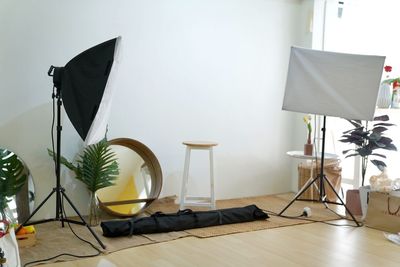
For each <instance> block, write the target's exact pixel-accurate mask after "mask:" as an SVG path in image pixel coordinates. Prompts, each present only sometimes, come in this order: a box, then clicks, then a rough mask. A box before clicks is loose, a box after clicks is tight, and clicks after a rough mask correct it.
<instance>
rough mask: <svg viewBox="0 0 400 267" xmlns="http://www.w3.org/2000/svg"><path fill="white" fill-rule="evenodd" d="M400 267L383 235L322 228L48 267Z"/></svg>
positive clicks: (172, 245)
mask: <svg viewBox="0 0 400 267" xmlns="http://www.w3.org/2000/svg"><path fill="white" fill-rule="evenodd" d="M67 266H68V267H69V266H72V267H95V266H99V267H113V266H141V267H142V266H149V267H176V266H184V267H187V266H207V267H213V266H215V267H217V266H218V267H221V266H288V267H291V266H293V267H298V266H318V267H320V266H329V267H331V266H335V267H336V266H340V267H344V266H385V267H391V266H396V267H398V266H400V246H397V245H395V244H393V243H391V242H389V241H388V240H386V239H385V238H384V236H383V233H382V232H381V231H377V230H373V229H370V228H367V227H361V228H350V227H336V226H329V225H325V224H321V223H314V224H307V225H299V226H292V227H282V228H276V229H269V230H262V231H254V232H247V233H241V234H234V235H226V236H219V237H213V238H205V239H199V238H194V237H188V238H182V239H178V240H174V241H170V242H165V243H158V244H152V245H146V246H141V247H135V248H131V249H126V250H122V251H118V252H115V253H112V254H109V255H106V256H102V257H97V258H90V259H83V260H77V261H72V262H65V263H56V264H49V265H46V267H67Z"/></svg>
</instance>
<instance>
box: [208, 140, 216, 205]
mask: <svg viewBox="0 0 400 267" xmlns="http://www.w3.org/2000/svg"><path fill="white" fill-rule="evenodd" d="M209 155H210V186H211V187H210V190H211V192H210V193H211V208H212V209H214V210H215V209H216V205H215V195H214V156H213V148H212V147H210V150H209Z"/></svg>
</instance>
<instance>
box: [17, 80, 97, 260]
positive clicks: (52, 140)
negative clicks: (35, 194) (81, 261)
mask: <svg viewBox="0 0 400 267" xmlns="http://www.w3.org/2000/svg"><path fill="white" fill-rule="evenodd" d="M55 89H56V88H55V86H53V93H52V99H53V108H52V121H51V146H52V149H53V161H54V166H55V169H57V163H56V159H55V157H56V154H55V153H54V151H55V146H54V143H55V142H54V125H55V106H56V100H55V99H56V92H55ZM61 209H62V212H63V215H64V218H67V214H66V212H65V209H64V198H63V197H62V198H61ZM67 224H68V227H69V229H70V230H71V232H72V233H73V234H74V235H75V236H76V237H77V238H78V239H79V240H81V241H82V242H85V243H87V244H89V245H90V246H91V247H92V248H94V249H95V250H96V251H97V253H95V254H91V255H74V254H70V253H61V254H58V255H56V256H53V257H49V258H46V259H41V260H36V261H30V262H27V263H25V264H24V267H26V266H28V265H32V264H35V263H45V262H48V261H51V260H54V259H57V258H59V257H62V256H70V257H74V258H91V257H96V256H99V255H100V254H101V253H102V252H101V250H100V249H98V248H97V247H96V246H95V245H93V243H91V242H90V241H87V240H85V239H83V238H81V237H79V236H78V235H77V234H76V233H75V231H74V230H73V229H72V227H71V224H70V223H69V222H68V221H67Z"/></svg>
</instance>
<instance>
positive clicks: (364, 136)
mask: <svg viewBox="0 0 400 267" xmlns="http://www.w3.org/2000/svg"><path fill="white" fill-rule="evenodd" d="M348 121H349V122H350V123H351V124H352V125H353V126H354V128H353V129H351V130H348V131H345V132H343V135H342V139H341V140H339V141H341V142H344V143H350V144H353V145H354V146H355V148H352V149H348V150H344V151H343V154H345V155H346V158H348V157H354V156H360V157H361V178H362V179H361V187H360V188H359V189H354V190H349V191H348V192H347V193H348V194H350V195H351V194H359V196H360V197H359V202H358V204H355V203H353V204H350V206H352V205H353V206H359V207H360V209H361V213H362V214H359V215H363V218H364V217H365V215H366V211H367V198H368V192H369V191H370V186H365V185H364V184H365V174H366V172H367V167H368V162H369V161H370V162H371V163H372V164H373V165H375V166H376V167H377V168H378V169H379V170H380V171H381V172H384V171H385V168H386V164H385V162H383V161H382V160H379V159H378V158H380V159H384V158H386V156H385V155H383V154H381V153H376V150H378V149H383V150H393V151H397V148H396V146H395V145H394V144H392V139H390V138H389V137H387V136H384V133H385V132H386V131H387V130H388V128H387V127H389V126H393V125H394V124H392V123H388V122H387V121H389V116H387V115H383V116H378V117H375V118H374V120H373V124H372V127H371V123H369V122H368V121H360V120H348ZM371 157H373V158H374V159H371ZM353 199H354V198H353ZM357 215H358V214H357Z"/></svg>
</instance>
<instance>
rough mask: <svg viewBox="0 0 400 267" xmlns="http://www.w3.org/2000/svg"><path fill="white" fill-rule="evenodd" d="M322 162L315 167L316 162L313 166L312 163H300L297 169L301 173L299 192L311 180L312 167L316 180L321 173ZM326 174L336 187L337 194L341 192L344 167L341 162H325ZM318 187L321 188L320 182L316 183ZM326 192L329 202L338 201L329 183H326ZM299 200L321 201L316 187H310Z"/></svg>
mask: <svg viewBox="0 0 400 267" xmlns="http://www.w3.org/2000/svg"><path fill="white" fill-rule="evenodd" d="M319 164H320V162H318V165H317V166H316V165H315V162H314V163H313V164H312V165H311V163H300V164H299V165H298V167H297V169H298V173H299V180H298V182H299V183H298V186H299V190H300V189H301V188H302V187H303V185H304V184H305V183H306V182H307V181H308V180H309V179H310V174H311V167H312V168H313V178H315V177H316V176H317V175H318V174H319V173H320V169H321V168H320V165H319ZM324 174H325V175H326V177H327V178H328V180H329V181H330V182H331V184H332V185H333V186H334V188H335V190H336V192H339V191H340V188H341V182H342V167H340V166H339V160H325V162H324ZM316 185H317V187H318V188H319V180H317V181H316ZM324 187H325V192H326V195H327V200H328V201H336V200H337V197H336V194H335V193H334V192H333V191H332V189H331V188H330V186H329V185H328V183H327V182H326V181H325V184H324ZM299 199H311V200H319V196H318V190H317V189H316V188H315V186H314V185H312V186H311V187H309V188H308V189H307V190H306V191H305V192H304V193H303V194H302V195H301V196H300V197H299Z"/></svg>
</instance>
